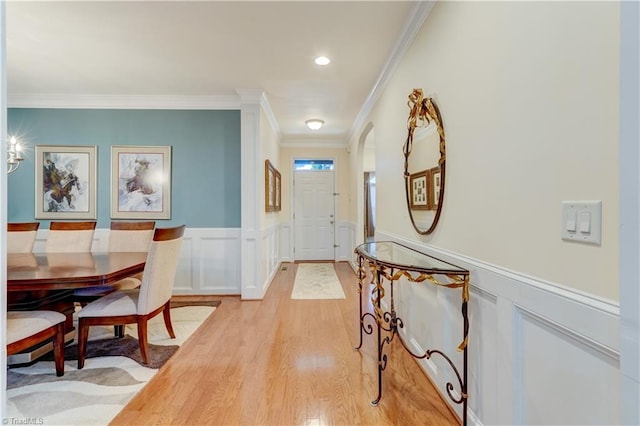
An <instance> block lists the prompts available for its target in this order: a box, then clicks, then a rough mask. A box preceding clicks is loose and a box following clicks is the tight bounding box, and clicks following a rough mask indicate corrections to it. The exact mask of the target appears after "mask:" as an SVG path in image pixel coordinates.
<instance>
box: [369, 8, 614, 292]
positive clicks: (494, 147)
mask: <svg viewBox="0 0 640 426" xmlns="http://www.w3.org/2000/svg"><path fill="white" fill-rule="evenodd" d="M619 29H620V25H619V5H618V4H617V3H614V2H566V3H556V2H442V3H437V4H436V5H435V6H434V8H433V9H432V12H431V14H430V16H429V17H428V18H427V21H426V23H425V25H424V27H423V29H422V31H421V32H420V33H419V35H418V37H417V39H416V41H415V42H414V45H413V46H412V47H411V48H410V49H409V51H408V52H407V55H406V57H405V59H404V61H403V62H402V63H401V64H400V65H399V67H398V69H397V71H396V74H395V76H394V78H393V79H392V81H391V82H390V84H389V86H388V88H387V89H386V91H385V93H384V95H383V96H382V97H381V99H380V101H379V103H378V106H377V107H376V110H375V111H374V113H373V114H372V116H371V119H372V120H371V121H372V122H373V123H374V128H375V131H376V141H378V144H377V145H376V148H377V153H376V154H377V157H378V158H379V160H378V162H377V165H376V174H377V176H378V191H379V200H380V199H383V200H384V201H383V202H379V203H378V204H379V205H382V204H388V205H397V206H404V205H406V202H405V198H404V191H403V190H400V188H403V181H402V179H403V178H402V160H403V159H402V155H401V146H402V141H403V139H404V137H405V136H406V130H405V125H406V118H407V115H408V109H407V107H406V100H407V96H408V94H409V93H410V92H411V90H412V89H413V88H414V87H421V88H423V89H424V90H425V93H426V94H430V95H431V96H432V97H433V98H434V99H435V101H436V102H437V103H438V105H439V107H440V110H441V112H442V116H443V121H444V129H445V133H446V137H447V166H448V167H447V172H448V173H447V187H446V197H445V201H444V206H443V208H444V213H443V215H442V218H441V221H440V223H439V225H438V228H437V230H436V232H435V234H434V235H432V236H429V237H424V238H422V239H421V240H420V241H423V242H425V243H427V242H428V243H429V244H435V245H438V246H439V247H442V248H446V249H450V250H452V251H456V252H460V253H463V254H465V255H468V256H472V257H474V258H478V259H482V260H483V261H485V262H487V263H491V264H495V265H500V266H502V267H504V268H508V269H512V270H516V271H519V272H522V273H526V274H529V275H532V276H535V277H539V278H543V279H545V280H549V281H552V282H556V283H559V284H562V285H565V286H568V287H571V288H575V289H578V290H581V291H585V292H588V293H590V294H594V295H598V296H602V297H605V298H608V299H611V300H617V299H618V293H619V292H618V286H617V281H618V274H617V271H616V268H615V264H616V259H617V255H618V228H617V223H618V222H617V221H618V177H617V174H616V173H615V171H616V170H617V166H618V159H617V150H616V149H615V147H616V144H617V140H618V84H619V77H618V72H619V66H618V62H619V58H618V43H619ZM562 200H602V202H603V211H602V215H603V227H602V229H603V231H602V246H600V247H596V246H589V245H580V244H572V243H568V242H564V241H562V240H561V239H560V220H561V210H560V203H561V201H562ZM398 210H401V209H383V208H380V209H379V212H378V213H379V217H378V220H379V226H380V227H381V228H384V229H386V230H387V231H389V232H392V233H395V234H398V235H403V236H406V237H409V238H416V239H417V236H416V234H415V232H414V231H413V229H412V227H411V223H410V221H409V220H408V215H407V213H406V209H404V210H405V211H404V212H402V213H401V214H398ZM489 242H490V243H489Z"/></svg>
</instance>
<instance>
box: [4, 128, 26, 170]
mask: <svg viewBox="0 0 640 426" xmlns="http://www.w3.org/2000/svg"><path fill="white" fill-rule="evenodd" d="M22 160H24V158H23V157H22V145H20V142H18V140H17V139H16V138H15V136H11V138H9V146H7V173H13V172H15V171H16V170H18V167H20V162H22Z"/></svg>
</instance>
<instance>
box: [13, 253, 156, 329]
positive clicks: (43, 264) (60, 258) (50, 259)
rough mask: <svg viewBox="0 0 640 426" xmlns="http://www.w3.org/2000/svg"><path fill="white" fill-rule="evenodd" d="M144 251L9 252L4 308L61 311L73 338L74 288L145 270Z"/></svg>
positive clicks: (113, 281) (94, 284) (145, 255)
mask: <svg viewBox="0 0 640 426" xmlns="http://www.w3.org/2000/svg"><path fill="white" fill-rule="evenodd" d="M146 260H147V254H146V253H141V252H110V253H8V254H7V308H8V309H9V310H39V309H48V310H55V311H57V312H61V313H63V314H64V315H65V316H66V317H67V320H66V321H65V335H66V339H67V340H69V339H73V337H74V335H75V333H74V326H73V313H74V311H75V306H74V300H73V290H75V289H78V288H85V287H94V286H104V285H109V284H112V283H115V282H117V281H119V280H121V279H123V278H127V277H130V276H132V275H135V274H137V273H140V272H142V271H143V270H144V265H145V263H146Z"/></svg>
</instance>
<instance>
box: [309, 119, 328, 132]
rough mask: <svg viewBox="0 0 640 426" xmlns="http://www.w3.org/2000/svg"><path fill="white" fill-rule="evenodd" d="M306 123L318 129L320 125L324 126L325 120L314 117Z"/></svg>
mask: <svg viewBox="0 0 640 426" xmlns="http://www.w3.org/2000/svg"><path fill="white" fill-rule="evenodd" d="M305 124H306V125H307V127H308V128H310V129H311V130H318V129H319V128H320V127H322V125H323V124H324V121H322V120H320V119H318V118H312V119H310V120H307V121H305Z"/></svg>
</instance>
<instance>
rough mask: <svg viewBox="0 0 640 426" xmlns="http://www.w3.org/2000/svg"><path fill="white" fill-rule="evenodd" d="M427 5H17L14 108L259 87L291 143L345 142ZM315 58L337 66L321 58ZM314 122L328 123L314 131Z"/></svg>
mask: <svg viewBox="0 0 640 426" xmlns="http://www.w3.org/2000/svg"><path fill="white" fill-rule="evenodd" d="M430 6H431V4H430V3H429V2H405V1H372V2H368V1H367V2H365V1H350V2H346V1H319V2H311V1H282V2H275V1H256V2H248V1H227V2H222V1H204V2H195V1H185V0H179V1H138V2H133V1H110V2H101V1H80V2H79V1H72V2H61V1H44V2H33V1H17V0H15V1H12V0H9V1H7V2H6V40H7V93H8V103H9V106H28V105H30V104H37V106H47V105H46V102H47V101H46V100H47V99H56V98H58V99H67V100H72V99H76V100H77V99H85V100H86V99H88V98H90V99H92V100H93V102H94V104H95V105H94V106H101V105H103V104H108V102H107V100H111V101H112V103H113V100H114V99H115V100H118V101H117V102H120V101H122V100H123V99H132V98H136V99H155V98H164V99H173V100H174V101H175V100H176V99H182V100H186V101H185V102H186V104H187V105H188V104H189V103H190V102H195V100H197V99H208V100H209V102H213V103H215V102H218V103H221V102H222V101H221V100H224V99H232V100H235V102H237V99H239V98H238V94H239V93H240V92H239V91H245V90H247V91H251V93H257V92H259V91H261V92H264V94H265V97H266V100H267V103H268V107H270V110H271V112H272V114H270V119H271V121H272V123H274V125H275V126H276V127H277V129H276V130H277V131H278V133H279V135H280V137H281V138H282V141H283V143H284V144H292V145H295V144H316V145H317V144H318V143H326V144H329V145H344V144H345V143H346V140H347V138H348V137H349V136H350V134H351V132H353V131H354V130H355V127H357V126H358V125H359V124H361V123H360V121H361V120H362V119H363V116H364V115H365V114H366V113H367V112H368V109H369V108H370V107H371V105H372V101H374V100H375V99H376V94H377V93H378V92H379V89H380V87H381V86H383V85H384V82H385V78H386V77H387V76H388V75H389V73H390V72H391V70H392V68H393V66H394V65H395V63H396V62H397V60H398V59H399V58H400V57H401V55H402V54H403V53H404V49H406V47H407V46H408V44H409V42H410V41H411V40H412V38H413V36H414V35H415V33H416V31H417V30H418V29H419V28H420V26H421V25H422V22H423V21H424V19H425V17H426V14H427V13H428V10H429V9H430ZM318 55H325V56H328V57H329V58H331V60H332V62H331V64H330V65H328V66H326V67H320V66H318V65H315V64H314V62H313V59H314V58H315V57H316V56H318ZM190 100H191V101H190ZM117 102H116V103H117ZM43 103H44V104H45V105H42V104H43ZM222 103H224V102H222ZM309 118H321V119H323V120H325V122H326V124H325V126H324V127H323V128H322V129H321V130H319V131H315V132H314V131H311V130H308V129H307V128H306V126H305V124H304V121H305V120H306V119H309Z"/></svg>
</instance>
